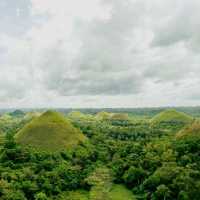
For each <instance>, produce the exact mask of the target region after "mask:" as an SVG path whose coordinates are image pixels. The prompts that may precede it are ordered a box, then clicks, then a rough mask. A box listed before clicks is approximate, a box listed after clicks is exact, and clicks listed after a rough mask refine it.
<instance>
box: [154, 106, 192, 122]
mask: <svg viewBox="0 0 200 200" xmlns="http://www.w3.org/2000/svg"><path fill="white" fill-rule="evenodd" d="M192 120H193V118H192V117H191V116H190V115H187V114H185V113H183V112H178V111H176V110H173V109H170V110H165V111H163V112H161V113H159V114H157V115H156V116H155V117H153V118H152V120H151V123H152V124H159V123H165V122H175V123H178V122H181V123H184V124H187V123H190V122H191V121H192Z"/></svg>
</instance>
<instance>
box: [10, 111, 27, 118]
mask: <svg viewBox="0 0 200 200" xmlns="http://www.w3.org/2000/svg"><path fill="white" fill-rule="evenodd" d="M9 115H10V116H12V117H23V116H24V115H25V113H24V112H23V111H21V110H15V111H14V112H11V113H9Z"/></svg>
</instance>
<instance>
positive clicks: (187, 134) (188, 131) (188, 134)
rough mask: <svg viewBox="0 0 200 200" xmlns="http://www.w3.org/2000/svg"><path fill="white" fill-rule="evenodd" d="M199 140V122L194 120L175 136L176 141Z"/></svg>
mask: <svg viewBox="0 0 200 200" xmlns="http://www.w3.org/2000/svg"><path fill="white" fill-rule="evenodd" d="M187 138H191V139H192V138H194V139H197V138H199V139H200V121H198V120H196V121H194V122H193V123H192V124H190V125H188V126H187V127H186V128H184V129H183V130H181V131H180V132H178V133H177V134H176V139H187Z"/></svg>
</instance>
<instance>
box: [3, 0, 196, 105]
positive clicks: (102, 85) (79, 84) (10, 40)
mask: <svg viewBox="0 0 200 200" xmlns="http://www.w3.org/2000/svg"><path fill="white" fill-rule="evenodd" d="M199 11H200V1H199V0H151V1H150V0H57V1H55V0H14V1H13V0H0V108H8V107H9V108H10V107H149V106H183V105H184V106H191V105H192V106H195V105H200V12H199Z"/></svg>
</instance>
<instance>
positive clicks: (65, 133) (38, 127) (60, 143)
mask: <svg viewBox="0 0 200 200" xmlns="http://www.w3.org/2000/svg"><path fill="white" fill-rule="evenodd" d="M85 140H86V137H85V136H84V135H83V134H82V133H81V132H80V130H78V129H76V128H75V127H74V126H73V125H72V124H71V123H70V122H69V121H67V119H65V117H64V116H63V115H62V114H60V113H58V112H55V111H47V112H45V113H44V114H42V115H41V116H40V117H37V118H36V119H33V120H32V121H31V122H30V123H28V124H27V125H26V126H25V127H24V128H23V129H22V130H20V131H19V132H18V133H17V134H16V141H17V142H18V143H20V144H22V145H26V146H30V147H33V148H35V149H38V150H44V151H57V150H62V149H67V148H70V147H72V146H74V145H76V144H78V143H79V142H82V141H85Z"/></svg>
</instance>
